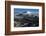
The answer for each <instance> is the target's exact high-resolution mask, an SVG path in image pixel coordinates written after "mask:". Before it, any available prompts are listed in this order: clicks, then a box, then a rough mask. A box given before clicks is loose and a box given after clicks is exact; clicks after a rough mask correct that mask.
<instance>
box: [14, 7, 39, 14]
mask: <svg viewBox="0 0 46 36" xmlns="http://www.w3.org/2000/svg"><path fill="white" fill-rule="evenodd" d="M27 11H29V12H32V13H36V12H39V9H23V8H14V13H15V14H16V13H18V14H20V13H24V12H27Z"/></svg>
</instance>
